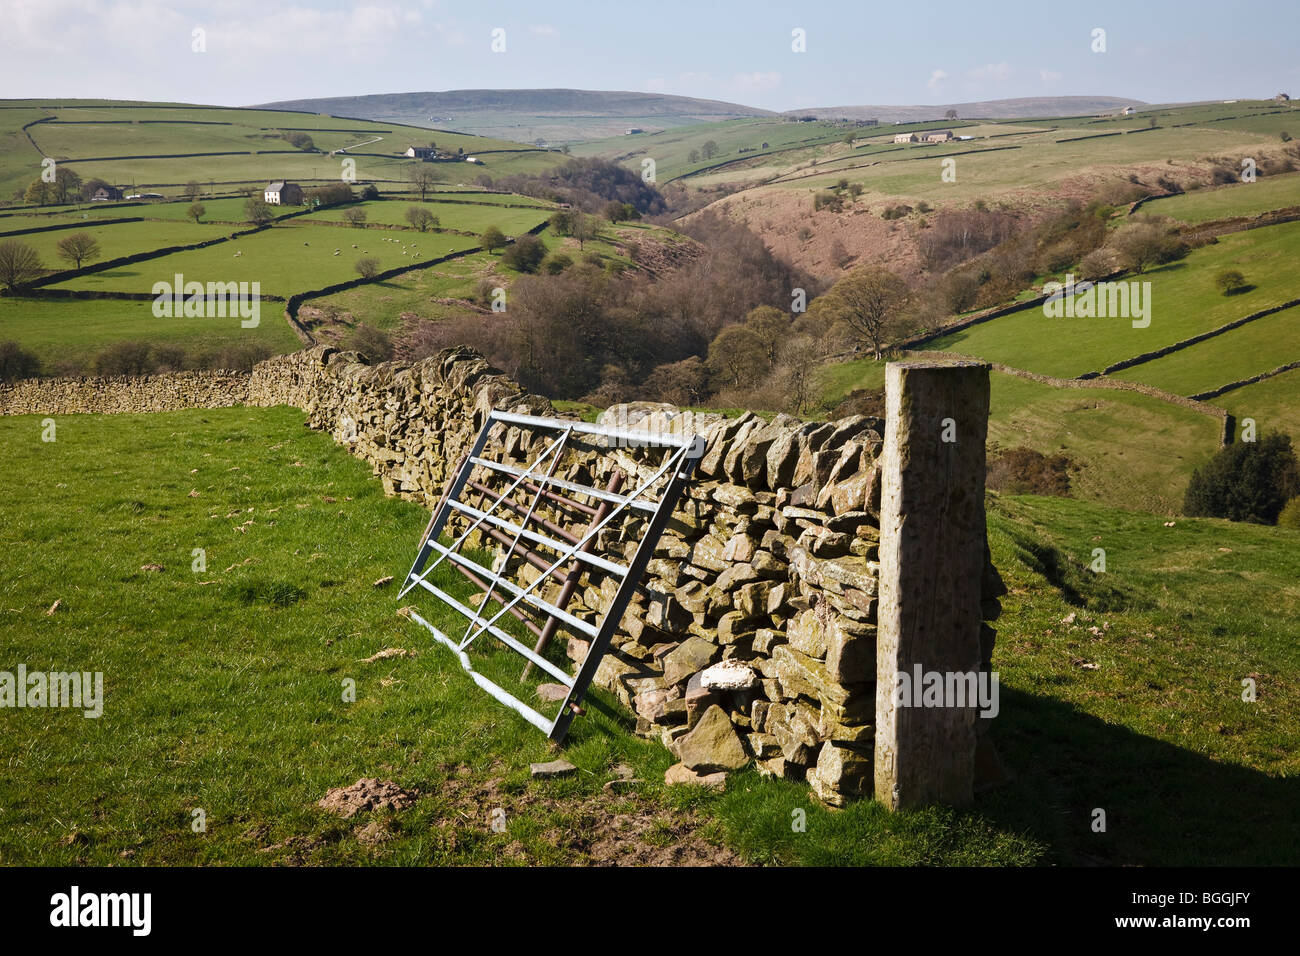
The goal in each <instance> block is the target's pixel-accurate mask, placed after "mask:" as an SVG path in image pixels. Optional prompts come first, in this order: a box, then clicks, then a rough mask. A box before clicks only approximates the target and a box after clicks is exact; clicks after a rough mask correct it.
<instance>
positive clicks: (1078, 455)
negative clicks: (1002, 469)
mask: <svg viewBox="0 0 1300 956" xmlns="http://www.w3.org/2000/svg"><path fill="white" fill-rule="evenodd" d="M998 321H1001V320H998ZM884 373H885V363H884V362H874V361H872V360H870V359H860V360H857V361H853V362H841V363H837V364H835V365H830V366H827V367H826V368H825V369H823V370H822V373H821V381H820V384H821V388H822V392H821V395H822V405H823V407H826V408H833V407H834V406H835V405H836V404H837V403H838V402H839V401H840V400H841V399H843V398H844V397H845V396H846V395H847V394H848V393H849V392H850V391H852V390H854V389H859V388H866V389H878V388H883V387H884ZM990 386H991V404H990V408H989V432H988V437H989V442H990V443H996V444H998V445H1000V446H1002V447H1003V448H1015V447H1027V448H1032V449H1034V450H1035V451H1038V452H1041V453H1042V454H1044V455H1055V454H1064V455H1066V456H1067V457H1068V458H1069V459H1070V460H1071V461H1072V462H1074V463H1075V464H1076V465H1079V466H1080V468H1079V470H1078V471H1076V472H1073V473H1071V475H1070V495H1071V497H1075V498H1080V499H1083V500H1087V501H1096V502H1100V503H1103V504H1106V505H1110V506H1112V507H1115V508H1127V509H1138V510H1142V511H1149V512H1153V513H1156V514H1177V513H1179V512H1180V511H1181V510H1182V504H1183V492H1184V490H1185V489H1186V487H1187V481H1188V479H1189V478H1191V474H1192V469H1194V468H1195V467H1196V466H1198V465H1201V464H1203V463H1204V462H1205V461H1206V460H1207V459H1208V458H1209V457H1210V455H1212V454H1213V453H1214V451H1215V449H1217V448H1218V442H1219V423H1218V421H1217V420H1216V419H1214V418H1211V417H1210V416H1208V415H1203V414H1200V413H1198V412H1194V411H1191V410H1190V409H1186V408H1182V407H1180V406H1178V405H1174V404H1171V403H1169V402H1165V401H1161V400H1160V399H1158V398H1152V397H1150V396H1148V395H1143V394H1141V393H1139V392H1129V391H1123V390H1120V389H1101V388H1077V389H1076V388H1058V387H1056V386H1052V385H1046V384H1042V383H1040V382H1035V381H1033V380H1031V379H1025V378H1020V377H1018V376H1015V375H1007V374H1004V373H1001V372H994V373H993V374H992V375H991V377H990Z"/></svg>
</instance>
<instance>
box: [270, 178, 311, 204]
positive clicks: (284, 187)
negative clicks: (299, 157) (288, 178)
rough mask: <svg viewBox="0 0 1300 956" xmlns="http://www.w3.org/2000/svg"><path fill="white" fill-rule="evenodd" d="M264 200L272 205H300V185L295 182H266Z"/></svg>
mask: <svg viewBox="0 0 1300 956" xmlns="http://www.w3.org/2000/svg"><path fill="white" fill-rule="evenodd" d="M266 201H267V202H268V203H270V204H271V205H272V206H300V205H302V187H301V186H299V185H298V184H297V183H286V182H274V183H267V186H266Z"/></svg>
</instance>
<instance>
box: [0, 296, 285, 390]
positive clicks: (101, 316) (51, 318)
mask: <svg viewBox="0 0 1300 956" xmlns="http://www.w3.org/2000/svg"><path fill="white" fill-rule="evenodd" d="M145 291H146V292H147V291H148V290H147V289H146V290H145ZM283 312H284V303H283V302H263V303H261V312H260V316H259V323H258V325H257V327H256V328H248V329H245V328H243V327H241V325H240V321H241V320H240V319H239V318H238V317H228V318H211V319H197V318H184V317H178V318H161V319H160V318H157V317H156V316H155V315H154V314H153V303H152V302H151V301H127V300H120V299H118V300H114V299H89V300H64V299H26V298H18V297H14V296H4V297H0V341H15V342H18V343H20V344H21V345H22V347H23V348H24V349H26V350H27V351H28V352H31V353H33V354H34V355H36V357H37V358H39V359H40V360H41V365H42V369H43V371H44V372H45V374H53V373H55V372H58V371H60V370H61V368H64V367H67V368H75V367H77V366H79V365H85V364H86V363H88V362H89V361H90V359H92V358H93V357H94V355H95V353H97V352H99V351H100V350H101V349H103V348H104V347H105V346H106V345H110V344H112V343H114V342H120V341H139V342H149V343H150V344H152V345H155V346H163V345H167V346H180V347H181V348H183V349H185V350H186V351H187V352H190V353H200V352H204V351H211V352H219V351H221V350H222V349H225V348H230V347H234V346H244V345H248V344H250V343H253V344H256V345H260V346H264V347H265V348H267V349H269V350H270V351H272V352H293V351H295V350H297V349H300V348H302V343H301V342H300V341H299V340H298V337H297V336H296V335H294V333H293V331H292V330H291V329H290V328H289V324H288V323H287V322H285V320H284V316H283Z"/></svg>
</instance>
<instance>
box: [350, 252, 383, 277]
mask: <svg viewBox="0 0 1300 956" xmlns="http://www.w3.org/2000/svg"><path fill="white" fill-rule="evenodd" d="M353 268H355V269H356V270H357V272H358V273H359V274H360V276H361V278H363V279H373V278H374V277H375V276H377V275H379V260H378V259H376V258H375V257H374V256H362V257H361V258H360V259H358V260H357V263H356V265H355V266H354V267H353Z"/></svg>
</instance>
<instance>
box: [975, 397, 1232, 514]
mask: <svg viewBox="0 0 1300 956" xmlns="http://www.w3.org/2000/svg"><path fill="white" fill-rule="evenodd" d="M989 440H990V441H993V442H997V443H998V444H999V445H1001V446H1002V447H1004V448H1013V447H1017V446H1025V447H1028V448H1033V449H1034V450H1035V451H1039V452H1042V453H1043V454H1045V455H1053V454H1064V455H1066V456H1067V457H1068V458H1069V459H1070V460H1071V461H1072V462H1074V463H1075V464H1077V465H1079V466H1080V470H1079V471H1078V472H1075V473H1072V474H1071V476H1070V495H1071V497H1075V498H1080V499H1083V500H1088V501H1096V502H1101V503H1104V504H1107V505H1110V506H1112V507H1115V508H1127V509H1136V510H1140V511H1149V512H1152V513H1155V514H1168V515H1173V514H1178V513H1180V512H1181V511H1182V506H1183V493H1184V491H1185V490H1186V488H1187V482H1188V479H1190V478H1191V474H1192V470H1193V469H1194V468H1196V467H1197V466H1199V465H1202V464H1204V463H1205V462H1206V461H1208V460H1209V458H1210V456H1211V455H1213V454H1214V452H1215V451H1217V450H1218V447H1219V422H1218V420H1217V419H1215V418H1212V417H1210V416H1209V415H1203V414H1200V413H1199V412H1194V411H1191V410H1190V409H1186V408H1182V407H1181V406H1178V405H1173V404H1170V403H1168V402H1163V401H1160V400H1159V399H1156V398H1151V397H1149V396H1146V395H1142V394H1140V393H1138V392H1128V391H1121V390H1118V389H1100V388H1080V389H1073V388H1057V387H1055V386H1052V385H1043V384H1041V383H1039V382H1035V381H1032V380H1030V379H1023V378H1019V377H1017V376H1014V375H1004V374H1000V373H995V374H994V375H993V376H992V402H991V406H990V409H989Z"/></svg>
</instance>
